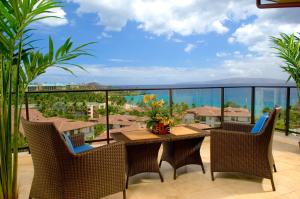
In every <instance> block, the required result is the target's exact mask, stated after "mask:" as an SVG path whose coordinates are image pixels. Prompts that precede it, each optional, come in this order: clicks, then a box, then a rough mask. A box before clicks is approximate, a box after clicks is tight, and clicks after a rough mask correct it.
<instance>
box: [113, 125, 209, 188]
mask: <svg viewBox="0 0 300 199" xmlns="http://www.w3.org/2000/svg"><path fill="white" fill-rule="evenodd" d="M120 130H121V129H120ZM209 135H210V134H209V132H208V131H205V130H202V129H198V128H195V127H191V126H177V127H173V128H171V133H170V134H166V135H156V134H153V133H152V132H151V131H150V130H148V129H145V128H144V129H137V130H130V131H120V132H116V133H111V137H112V138H113V139H114V140H116V141H118V142H123V143H124V144H125V146H126V176H127V178H126V188H128V180H129V177H131V176H134V175H136V174H140V173H145V172H154V173H158V174H159V177H160V180H161V182H163V181H164V179H163V176H162V174H161V172H160V169H159V168H160V165H161V162H162V161H166V162H168V163H169V164H170V165H171V166H172V167H173V169H174V179H176V169H178V168H179V167H182V166H185V165H188V164H198V165H200V166H201V167H202V170H203V172H205V169H204V166H203V162H202V158H201V155H200V148H201V145H202V142H203V140H204V138H205V137H206V136H209ZM161 144H163V153H162V157H161V160H160V162H159V163H158V152H159V149H160V147H161Z"/></svg>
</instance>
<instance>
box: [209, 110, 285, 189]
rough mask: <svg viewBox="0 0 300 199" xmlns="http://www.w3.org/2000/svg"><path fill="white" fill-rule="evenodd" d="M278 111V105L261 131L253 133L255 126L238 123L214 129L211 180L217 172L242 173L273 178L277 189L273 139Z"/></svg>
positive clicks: (212, 132)
mask: <svg viewBox="0 0 300 199" xmlns="http://www.w3.org/2000/svg"><path fill="white" fill-rule="evenodd" d="M279 112H280V109H279V108H275V109H274V111H273V112H272V113H271V114H270V117H269V119H268V121H267V123H266V125H265V126H264V128H263V130H262V131H261V132H260V133H258V134H252V133H250V131H251V129H252V126H253V125H250V124H237V123H224V124H223V128H222V129H218V130H212V131H211V145H210V147H211V177H212V180H214V172H242V173H246V174H249V175H254V176H258V177H262V178H267V179H270V180H271V183H272V188H273V191H275V185H274V180H273V171H272V169H273V168H274V171H275V172H276V167H275V163H274V158H273V155H272V141H273V133H274V128H275V123H276V119H277V117H278V114H279Z"/></svg>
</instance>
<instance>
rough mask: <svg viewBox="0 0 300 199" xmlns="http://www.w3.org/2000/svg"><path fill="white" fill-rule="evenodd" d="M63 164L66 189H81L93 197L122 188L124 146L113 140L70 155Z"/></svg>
mask: <svg viewBox="0 0 300 199" xmlns="http://www.w3.org/2000/svg"><path fill="white" fill-rule="evenodd" d="M69 160H70V161H69V162H68V164H67V165H65V166H66V167H65V169H64V175H65V181H66V182H67V185H66V186H67V187H68V189H72V190H82V191H83V192H85V193H90V194H93V198H101V197H103V196H106V195H109V194H113V193H117V192H120V191H122V190H124V189H125V145H124V144H122V143H113V144H109V145H105V146H101V147H97V148H94V149H91V150H89V151H86V152H83V153H80V154H77V155H73V156H71V158H70V159H69Z"/></svg>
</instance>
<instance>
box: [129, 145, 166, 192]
mask: <svg viewBox="0 0 300 199" xmlns="http://www.w3.org/2000/svg"><path fill="white" fill-rule="evenodd" d="M160 145H161V143H144V144H140V145H130V146H126V154H127V165H126V174H127V180H126V187H128V178H129V177H131V176H134V175H136V174H139V173H145V172H155V173H158V174H159V177H160V180H161V182H163V181H164V179H163V176H162V174H161V173H160V170H159V164H158V162H157V159H158V151H159V148H160Z"/></svg>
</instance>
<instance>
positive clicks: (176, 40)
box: [172, 38, 184, 43]
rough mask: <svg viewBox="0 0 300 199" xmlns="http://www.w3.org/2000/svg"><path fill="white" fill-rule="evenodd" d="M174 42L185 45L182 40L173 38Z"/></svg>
mask: <svg viewBox="0 0 300 199" xmlns="http://www.w3.org/2000/svg"><path fill="white" fill-rule="evenodd" d="M172 41H173V42H175V43H184V41H183V40H182V39H177V38H173V39H172Z"/></svg>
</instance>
